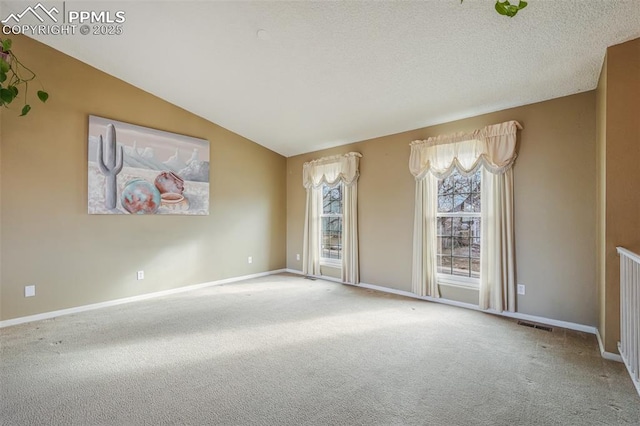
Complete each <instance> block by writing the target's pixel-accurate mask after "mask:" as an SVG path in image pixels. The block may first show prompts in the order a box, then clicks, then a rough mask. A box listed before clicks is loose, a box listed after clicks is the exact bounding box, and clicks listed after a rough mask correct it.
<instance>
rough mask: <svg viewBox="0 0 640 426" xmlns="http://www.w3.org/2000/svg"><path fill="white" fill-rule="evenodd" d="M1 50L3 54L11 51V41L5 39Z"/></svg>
mask: <svg viewBox="0 0 640 426" xmlns="http://www.w3.org/2000/svg"><path fill="white" fill-rule="evenodd" d="M2 50H4V51H5V52H8V51H9V50H11V39H10V38H6V39H4V40H2Z"/></svg>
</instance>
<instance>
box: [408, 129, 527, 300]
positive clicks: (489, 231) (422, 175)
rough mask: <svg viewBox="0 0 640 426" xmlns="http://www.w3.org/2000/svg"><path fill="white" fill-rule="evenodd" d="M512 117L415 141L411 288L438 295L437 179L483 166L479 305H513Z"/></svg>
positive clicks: (418, 292) (514, 131) (514, 149)
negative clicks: (499, 122) (466, 130)
mask: <svg viewBox="0 0 640 426" xmlns="http://www.w3.org/2000/svg"><path fill="white" fill-rule="evenodd" d="M519 129H522V126H521V125H520V123H518V122H517V121H508V122H505V123H501V124H495V125H491V126H487V127H484V128H482V129H479V130H476V131H474V132H472V133H456V134H453V135H444V136H437V137H431V138H429V139H426V140H422V141H413V142H412V143H411V157H410V159H409V170H410V171H411V174H413V176H414V177H415V178H416V195H415V212H414V238H413V270H412V290H413V292H414V293H416V294H418V295H420V296H431V297H439V296H440V295H439V292H438V284H437V272H436V270H437V256H436V252H437V235H436V234H437V223H436V222H437V219H436V214H437V200H438V196H437V190H438V188H437V183H438V182H437V181H438V179H444V178H446V177H447V176H449V175H450V174H451V173H452V172H453V171H454V170H455V169H457V170H458V171H459V172H460V173H461V174H462V175H466V176H468V175H471V174H473V173H475V172H476V171H477V170H478V168H482V189H481V192H482V195H481V223H482V230H481V243H480V244H481V248H480V287H479V307H480V309H485V310H486V309H491V310H496V311H503V310H508V311H515V253H514V234H513V170H512V166H513V163H514V161H515V159H516V156H517V153H516V136H517V135H516V134H517V131H518V130H519Z"/></svg>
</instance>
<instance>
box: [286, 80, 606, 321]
mask: <svg viewBox="0 0 640 426" xmlns="http://www.w3.org/2000/svg"><path fill="white" fill-rule="evenodd" d="M508 120H518V121H519V122H520V123H521V124H522V125H523V126H524V130H523V131H522V132H520V133H519V157H518V160H517V161H516V164H515V168H514V174H515V221H516V223H515V226H516V251H517V252H516V259H517V260H516V261H517V281H518V282H519V283H523V284H525V285H526V289H527V294H526V295H525V296H518V311H519V312H522V313H527V314H532V315H539V316H542V317H546V318H553V319H558V320H563V321H571V322H575V323H580V324H588V325H596V323H597V305H596V284H595V259H596V256H595V248H596V233H595V227H594V223H595V210H596V209H595V195H596V179H595V164H596V162H595V92H594V91H591V92H588V93H582V94H577V95H573V96H568V97H564V98H559V99H555V100H551V101H547V102H541V103H537V104H533V105H527V106H523V107H519V108H513V109H509V110H505V111H500V112H496V113H492V114H485V115H481V116H478V117H474V118H469V119H465V120H460V121H456V122H452V123H447V124H442V125H438V126H432V127H427V128H423V129H418V130H414V131H410V132H405V133H400V134H395V135H390V136H385V137H380V138H376V139H371V140H366V141H362V142H358V143H354V144H351V145H347V146H342V147H338V148H332V149H327V150H323V151H320V152H314V153H309V154H304V155H299V156H295V157H290V158H288V159H287V267H289V268H291V269H296V270H300V269H302V263H301V261H298V260H296V254H298V253H299V254H302V230H303V221H304V203H305V197H304V188H303V187H302V184H301V179H302V178H301V176H302V164H303V163H304V162H305V161H309V160H312V159H314V158H318V157H322V156H325V155H332V154H338V153H344V152H348V151H358V152H360V153H362V155H363V158H362V159H361V162H360V173H361V176H360V181H359V186H358V197H359V199H358V208H359V216H358V219H359V231H360V277H361V280H362V282H365V283H369V284H375V285H380V286H385V287H389V288H394V289H399V290H406V291H410V290H411V244H412V235H413V229H412V228H413V199H414V188H415V186H414V185H415V184H414V179H413V177H412V176H411V174H410V173H409V169H408V162H409V152H410V150H409V142H411V141H412V140H414V139H424V138H427V137H429V136H435V135H439V134H448V133H453V132H460V131H471V130H474V129H477V128H480V127H483V126H485V125H488V124H495V123H500V122H503V121H508ZM448 293H449V294H451V295H452V296H451V297H455V298H462V299H463V300H464V301H465V302H469V301H473V300H476V303H477V297H475V298H474V297H471V296H470V295H469V294H464V295H462V294H460V295H456V294H457V293H458V292H456V291H449V292H448Z"/></svg>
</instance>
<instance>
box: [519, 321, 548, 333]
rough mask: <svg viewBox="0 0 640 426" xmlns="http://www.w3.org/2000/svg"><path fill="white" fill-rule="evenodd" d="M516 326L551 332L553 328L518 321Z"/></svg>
mask: <svg viewBox="0 0 640 426" xmlns="http://www.w3.org/2000/svg"><path fill="white" fill-rule="evenodd" d="M518 325H522V326H524V327H531V328H537V329H538V330H544V331H553V328H551V327H547V326H546V325H540V324H534V323H532V322H527V321H518Z"/></svg>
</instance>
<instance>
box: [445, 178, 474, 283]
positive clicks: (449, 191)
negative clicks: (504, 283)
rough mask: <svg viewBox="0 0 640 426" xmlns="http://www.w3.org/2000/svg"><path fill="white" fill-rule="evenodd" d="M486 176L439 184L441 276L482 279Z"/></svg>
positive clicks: (456, 179)
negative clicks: (481, 250) (481, 232)
mask: <svg viewBox="0 0 640 426" xmlns="http://www.w3.org/2000/svg"><path fill="white" fill-rule="evenodd" d="M481 183H482V173H481V170H478V171H476V172H475V173H474V174H473V175H471V176H469V177H465V176H462V175H461V174H460V173H459V172H458V171H457V170H455V171H454V172H453V173H452V174H451V175H449V176H448V177H447V178H446V179H441V180H439V181H438V213H437V217H438V225H437V226H438V249H437V258H438V273H440V274H446V275H450V276H459V277H467V278H480V230H481V228H480V226H481V222H480V212H481V205H480V198H481V197H480V195H481V191H480V188H481Z"/></svg>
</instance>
